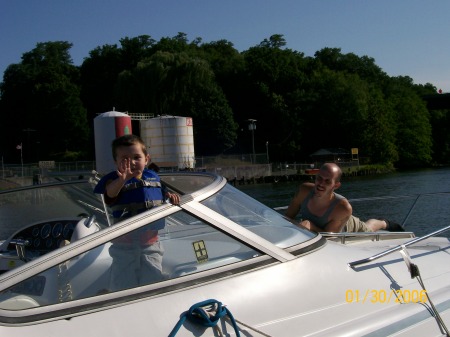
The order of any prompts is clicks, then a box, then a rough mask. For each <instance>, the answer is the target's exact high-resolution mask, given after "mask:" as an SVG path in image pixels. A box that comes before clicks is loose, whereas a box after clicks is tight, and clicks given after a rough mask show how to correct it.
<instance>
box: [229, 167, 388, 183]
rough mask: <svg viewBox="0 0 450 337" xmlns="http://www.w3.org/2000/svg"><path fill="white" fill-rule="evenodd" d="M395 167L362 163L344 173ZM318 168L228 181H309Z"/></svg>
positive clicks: (382, 171)
mask: <svg viewBox="0 0 450 337" xmlns="http://www.w3.org/2000/svg"><path fill="white" fill-rule="evenodd" d="M395 171H396V170H395V168H394V167H393V166H392V165H360V166H349V167H343V168H342V175H343V176H344V177H357V176H373V175H378V174H385V173H392V172H395ZM317 172H318V169H307V170H297V171H293V170H286V171H282V172H281V171H279V172H272V174H271V175H267V176H259V177H251V178H246V177H245V176H242V177H241V178H239V179H238V178H237V177H235V178H232V179H228V181H229V182H230V183H231V184H232V185H233V186H236V185H248V184H264V183H278V182H289V181H308V180H311V181H313V180H314V177H315V176H316V174H317Z"/></svg>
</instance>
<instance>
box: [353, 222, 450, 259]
mask: <svg viewBox="0 0 450 337" xmlns="http://www.w3.org/2000/svg"><path fill="white" fill-rule="evenodd" d="M448 230H450V226H447V227H444V228H441V229H438V230H437V231H434V232H432V233H430V234H427V235H424V236H421V237H418V238H415V239H413V240H411V241H408V242H405V243H402V244H400V245H398V246H396V247H394V248H391V249H388V250H385V251H384V252H381V253H378V254H375V255H372V256H371V257H368V258H366V259H362V260H358V261H353V262H349V264H348V265H349V267H351V268H353V267H355V266H358V265H361V264H365V263H369V262H372V261H374V260H377V259H379V258H381V257H383V256H386V255H389V254H392V253H394V252H397V251H399V250H401V249H403V248H405V247H408V246H411V245H413V244H415V243H417V242H420V241H423V240H425V239H428V238H430V237H433V236H437V235H439V234H441V233H443V232H445V231H448Z"/></svg>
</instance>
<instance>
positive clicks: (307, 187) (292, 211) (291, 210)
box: [285, 183, 314, 219]
mask: <svg viewBox="0 0 450 337" xmlns="http://www.w3.org/2000/svg"><path fill="white" fill-rule="evenodd" d="M313 188H314V184H312V183H303V184H301V185H300V186H299V187H298V190H297V192H296V193H295V195H294V197H293V198H292V200H291V202H290V204H289V206H288V209H287V210H286V213H285V215H286V216H287V217H288V218H290V219H295V217H296V216H297V214H298V212H299V211H300V208H301V206H302V202H303V200H305V198H306V196H307V195H308V193H309V191H311V189H313Z"/></svg>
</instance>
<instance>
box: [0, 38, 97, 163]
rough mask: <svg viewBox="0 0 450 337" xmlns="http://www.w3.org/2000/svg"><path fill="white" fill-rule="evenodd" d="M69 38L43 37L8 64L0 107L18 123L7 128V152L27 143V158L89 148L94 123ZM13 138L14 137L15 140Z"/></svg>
mask: <svg viewBox="0 0 450 337" xmlns="http://www.w3.org/2000/svg"><path fill="white" fill-rule="evenodd" d="M71 46H72V44H70V43H68V42H48V43H38V44H37V46H36V48H34V49H33V50H32V51H30V52H27V53H25V54H23V56H22V62H21V63H19V64H14V65H11V66H9V67H8V69H7V70H6V72H5V76H4V81H3V83H2V84H1V110H0V111H1V113H2V115H3V118H6V116H7V114H8V115H12V116H16V117H18V119H19V121H20V122H19V123H15V124H13V125H11V127H10V128H8V129H7V131H6V132H5V133H3V134H2V139H3V140H2V145H3V144H4V145H3V146H4V147H5V148H4V150H5V152H6V153H11V151H10V149H11V148H13V146H14V147H15V145H14V144H19V143H22V144H23V152H24V157H25V160H28V161H32V160H34V161H36V160H38V159H41V160H49V159H54V158H59V159H60V158H63V157H64V154H65V153H66V152H69V151H70V152H73V151H81V150H82V149H85V148H86V144H87V139H88V132H89V128H88V125H87V119H86V110H85V109H84V107H83V105H82V103H81V100H80V87H79V71H78V69H77V68H76V67H75V66H73V65H72V60H71V58H70V56H69V49H70V48H71ZM12 142H14V143H12Z"/></svg>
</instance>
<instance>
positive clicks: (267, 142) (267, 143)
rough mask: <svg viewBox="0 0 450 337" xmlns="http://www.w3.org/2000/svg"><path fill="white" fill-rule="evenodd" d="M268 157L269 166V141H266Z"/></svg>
mask: <svg viewBox="0 0 450 337" xmlns="http://www.w3.org/2000/svg"><path fill="white" fill-rule="evenodd" d="M266 157H267V164H269V162H270V161H269V141H266Z"/></svg>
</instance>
